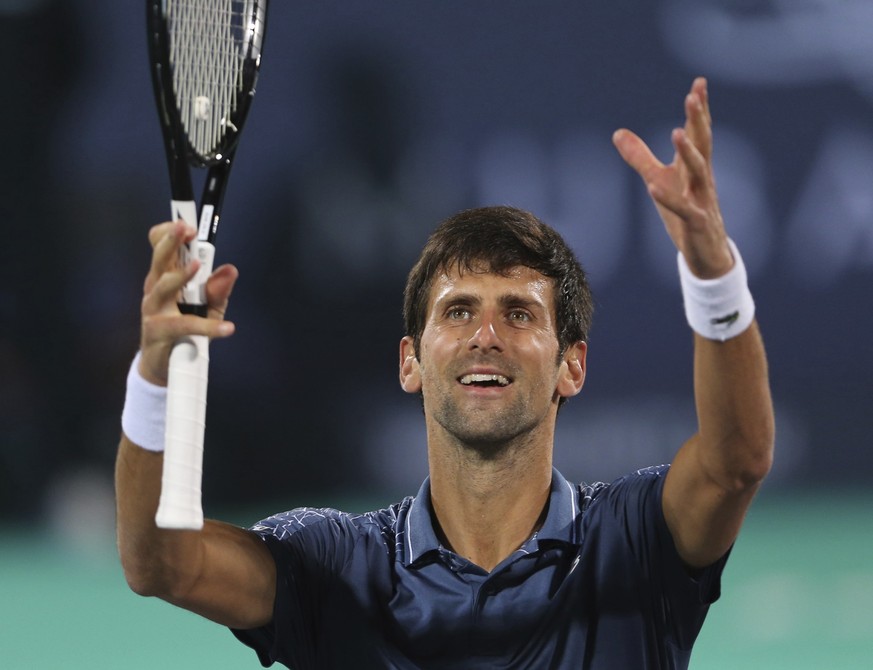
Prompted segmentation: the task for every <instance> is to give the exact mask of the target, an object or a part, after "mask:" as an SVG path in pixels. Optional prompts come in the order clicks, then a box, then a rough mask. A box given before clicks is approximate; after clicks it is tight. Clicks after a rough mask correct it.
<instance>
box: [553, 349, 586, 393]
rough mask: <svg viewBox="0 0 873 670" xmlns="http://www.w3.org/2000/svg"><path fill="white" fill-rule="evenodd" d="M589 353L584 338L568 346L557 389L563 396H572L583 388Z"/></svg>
mask: <svg viewBox="0 0 873 670" xmlns="http://www.w3.org/2000/svg"><path fill="white" fill-rule="evenodd" d="M587 354H588V345H587V344H586V343H585V342H583V341H582V340H579V341H578V342H574V343H573V344H571V345H570V346H569V347H567V351H566V352H565V353H564V356H563V361H562V363H561V370H560V374H559V376H558V386H557V389H556V390H557V392H558V395H559V396H561V397H562V398H572V397H573V396H574V395H576V394H577V393H579V391H581V390H582V386H583V384H585V370H586V361H585V357H586V356H587Z"/></svg>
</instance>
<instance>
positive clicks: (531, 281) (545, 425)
mask: <svg viewBox="0 0 873 670" xmlns="http://www.w3.org/2000/svg"><path fill="white" fill-rule="evenodd" d="M553 293H554V288H553V285H552V281H551V280H550V279H549V278H547V277H545V276H544V275H542V274H540V273H539V272H537V271H535V270H531V269H530V268H527V267H521V266H520V267H516V268H513V269H512V270H511V271H510V272H509V273H507V275H506V276H504V275H499V274H494V273H490V272H469V271H467V272H463V273H460V272H458V271H457V270H453V271H452V272H449V273H446V274H443V275H441V276H438V277H436V278H435V281H434V284H433V287H432V288H431V292H430V299H429V303H428V316H427V321H426V323H425V327H424V331H423V333H422V337H421V344H420V351H419V352H418V360H417V361H415V360H412V358H411V356H412V355H413V352H412V344H411V340H410V338H404V343H405V346H404V343H401V381H402V383H403V387H404V389H405V390H407V391H410V392H418V391H419V390H420V391H421V393H422V396H423V400H424V410H425V416H426V419H427V422H428V433H429V435H431V436H432V437H433V436H435V435H434V431H436V433H437V434H445V436H446V437H450V438H454V439H456V440H459V441H460V442H462V443H465V444H467V445H469V446H476V447H477V448H479V449H480V450H484V451H486V452H487V451H490V450H495V449H497V450H499V447H500V446H501V445H503V444H506V443H507V442H508V441H509V440H513V439H514V438H524V436H526V435H530V436H532V437H533V436H534V435H535V434H537V433H542V431H546V433H545V434H547V435H551V434H552V431H553V428H554V420H555V415H556V413H557V406H558V399H559V397H561V396H570V395H575V393H577V392H578V390H579V389H580V388H581V382H582V378H584V364H585V360H584V359H585V345H584V344H582V343H579V344H578V345H576V346H574V347H571V349H570V351H569V352H567V354H565V355H564V356H563V357H562V359H561V360H560V361H559V360H558V338H557V330H556V324H555V314H554V295H553ZM568 358H572V359H573V361H572V362H570V361H568ZM406 366H408V368H407V367H406ZM570 368H573V370H572V373H573V374H570V373H571V370H570ZM404 369H408V370H409V372H410V374H409V375H407V376H406V377H404ZM571 377H572V379H575V380H576V381H572V380H571V379H570V378H571ZM577 382H578V383H577Z"/></svg>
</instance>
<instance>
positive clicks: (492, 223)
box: [403, 206, 594, 356]
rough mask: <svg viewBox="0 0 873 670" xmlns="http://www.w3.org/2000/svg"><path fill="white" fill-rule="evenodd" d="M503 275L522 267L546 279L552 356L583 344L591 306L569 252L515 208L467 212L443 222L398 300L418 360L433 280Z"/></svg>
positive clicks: (551, 233)
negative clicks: (553, 332) (554, 333)
mask: <svg viewBox="0 0 873 670" xmlns="http://www.w3.org/2000/svg"><path fill="white" fill-rule="evenodd" d="M483 266H484V267H485V269H486V270H487V271H489V272H495V273H498V274H505V273H507V272H509V271H510V270H511V269H512V268H514V267H519V266H524V267H528V268H531V269H532V270H536V271H537V272H539V273H541V274H543V275H544V276H546V277H549V278H550V279H551V280H552V282H553V287H554V294H555V305H554V307H555V320H556V326H557V330H558V351H559V354H563V353H564V352H565V351H566V350H567V348H568V347H569V346H570V345H571V344H573V343H574V342H578V341H579V340H582V341H587V340H588V331H589V329H590V328H591V317H592V315H593V313H594V301H593V298H592V296H591V289H590V288H589V286H588V280H587V278H586V276H585V271H584V270H583V269H582V266H581V265H580V264H579V261H578V260H577V259H576V255H575V254H574V253H573V250H572V249H570V247H568V246H567V243H566V242H565V241H564V239H563V238H562V237H561V236H560V235H559V234H558V233H557V232H555V230H553V229H552V228H551V227H549V226H548V225H546V224H545V223H543V222H542V221H540V220H539V219H538V218H537V217H536V216H534V215H533V214H531V213H530V212H526V211H524V210H522V209H517V208H515V207H502V206H498V207H479V208H476V209H468V210H464V211H462V212H459V213H458V214H455V215H454V216H452V217H450V218H448V219H446V220H445V221H443V222H442V223H441V224H440V225H439V226H438V227H437V229H436V230H435V231H434V232H433V234H432V235H431V236H430V238H429V239H428V241H427V244H425V246H424V249H423V250H422V252H421V256H419V259H418V262H416V264H415V266H413V268H412V270H411V271H410V273H409V278H408V279H407V281H406V290H405V291H404V296H403V320H404V324H405V327H406V334H407V335H410V336H411V337H412V341H413V346H414V347H415V353H416V356H418V355H419V345H420V343H421V335H422V333H423V332H424V326H425V322H426V320H427V310H428V308H429V298H430V290H431V288H432V286H433V282H434V278H435V277H436V276H437V275H438V274H440V273H442V272H447V271H448V270H449V269H450V268H452V267H456V268H458V269H459V270H461V271H474V270H477V269H481V268H482V267H483Z"/></svg>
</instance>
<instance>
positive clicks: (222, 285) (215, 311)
mask: <svg viewBox="0 0 873 670" xmlns="http://www.w3.org/2000/svg"><path fill="white" fill-rule="evenodd" d="M237 278H239V270H237V269H236V267H234V266H233V265H222V266H221V267H219V268H216V269H215V271H214V272H213V273H212V275H211V276H210V277H209V279H208V280H207V281H206V302H207V303H208V304H209V315H210V316H211V317H213V318H221V317H223V316H224V314H225V312H226V311H227V303H228V300H229V298H230V294H231V293H232V292H233V287H234V286H235V284H236V280H237Z"/></svg>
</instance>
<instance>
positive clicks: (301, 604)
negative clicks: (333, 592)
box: [232, 508, 355, 668]
mask: <svg viewBox="0 0 873 670" xmlns="http://www.w3.org/2000/svg"><path fill="white" fill-rule="evenodd" d="M252 530H254V531H255V532H256V533H258V534H259V535H260V536H261V538H262V539H263V540H264V542H265V543H266V545H267V548H268V549H269V550H270V553H271V554H272V556H273V560H274V561H275V563H276V599H275V603H274V606H273V619H272V621H270V623H268V624H267V625H266V626H263V627H261V628H255V629H251V630H237V629H232V632H233V634H234V635H235V636H236V637H237V638H238V639H239V640H240V641H241V642H243V643H244V644H246V645H248V646H249V647H251V648H252V649H254V650H255V652H256V653H257V655H258V659H259V660H260V662H261V665H263V666H264V667H267V666H270V665H272V664H273V663H275V662H277V661H278V662H281V663H284V664H285V665H288V666H289V667H294V668H312V667H317V664H316V659H317V655H318V639H319V626H320V624H321V622H322V620H323V618H324V617H323V613H322V611H321V609H322V607H323V604H324V603H325V602H326V601H327V598H325V594H326V593H327V592H329V590H330V589H331V585H332V584H333V583H334V582H335V576H336V575H338V574H340V572H341V571H342V569H343V566H344V564H345V562H346V560H347V558H348V556H350V554H351V552H352V549H353V546H354V542H355V537H354V533H353V531H352V526H351V524H349V522H348V519H346V516H345V515H343V514H342V513H340V512H337V511H336V510H327V509H312V508H301V509H296V510H292V511H290V512H284V513H282V514H277V515H275V516H272V517H270V518H269V519H265V520H264V521H261V522H259V523H258V524H256V525H255V526H253V527H252Z"/></svg>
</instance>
